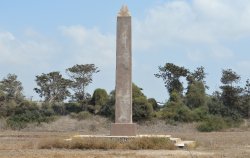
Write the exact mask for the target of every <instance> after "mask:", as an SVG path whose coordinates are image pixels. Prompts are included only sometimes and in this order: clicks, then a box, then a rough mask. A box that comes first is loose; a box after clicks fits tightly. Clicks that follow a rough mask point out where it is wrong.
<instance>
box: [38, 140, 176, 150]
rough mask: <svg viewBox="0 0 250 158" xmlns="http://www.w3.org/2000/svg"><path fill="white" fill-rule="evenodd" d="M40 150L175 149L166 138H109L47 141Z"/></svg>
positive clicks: (40, 145)
mask: <svg viewBox="0 0 250 158" xmlns="http://www.w3.org/2000/svg"><path fill="white" fill-rule="evenodd" d="M39 148H40V149H51V148H59V149H105V150H106V149H131V150H141V149H153V150H159V149H168V150H173V149H176V147H175V145H174V143H173V142H171V141H170V140H169V139H168V138H134V139H128V140H126V141H122V140H119V139H111V138H74V139H72V140H70V141H69V140H68V141H67V140H63V139H47V140H43V141H42V142H40V144H39Z"/></svg>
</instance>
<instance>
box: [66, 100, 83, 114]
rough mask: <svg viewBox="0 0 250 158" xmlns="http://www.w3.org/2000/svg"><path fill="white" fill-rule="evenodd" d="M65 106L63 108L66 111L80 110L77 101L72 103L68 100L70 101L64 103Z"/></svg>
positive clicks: (75, 111) (76, 111)
mask: <svg viewBox="0 0 250 158" xmlns="http://www.w3.org/2000/svg"><path fill="white" fill-rule="evenodd" d="M64 106H65V110H66V112H67V113H72V112H74V113H79V112H81V111H82V107H81V105H80V104H79V103H74V102H70V103H64Z"/></svg>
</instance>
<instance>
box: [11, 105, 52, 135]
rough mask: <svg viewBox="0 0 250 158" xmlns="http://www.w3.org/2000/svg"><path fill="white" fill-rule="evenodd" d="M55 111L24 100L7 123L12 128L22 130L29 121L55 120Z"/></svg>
mask: <svg viewBox="0 0 250 158" xmlns="http://www.w3.org/2000/svg"><path fill="white" fill-rule="evenodd" d="M53 119H54V117H53V113H50V112H48V111H47V110H42V109H39V107H38V106H37V105H36V104H35V103H34V102H29V101H23V102H22V103H21V104H20V105H19V106H18V107H16V108H15V111H14V113H13V114H12V115H11V116H10V117H8V119H7V125H8V126H9V127H11V128H12V129H17V130H20V129H22V128H25V127H26V126H27V124H28V123H38V124H40V123H41V122H49V121H51V120H53Z"/></svg>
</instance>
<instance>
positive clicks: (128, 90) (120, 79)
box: [110, 6, 136, 136]
mask: <svg viewBox="0 0 250 158" xmlns="http://www.w3.org/2000/svg"><path fill="white" fill-rule="evenodd" d="M131 36H132V35H131V16H130V14H129V12H128V8H127V7H126V6H123V7H122V9H121V10H120V12H119V14H118V17H117V33H116V86H115V97H116V98H115V99H116V101H115V123H114V124H112V125H111V133H110V134H111V135H112V136H113V135H114V136H135V135H136V124H134V123H133V121H132V44H131V43H132V42H131Z"/></svg>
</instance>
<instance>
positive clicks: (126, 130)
mask: <svg viewBox="0 0 250 158" xmlns="http://www.w3.org/2000/svg"><path fill="white" fill-rule="evenodd" d="M136 133H137V125H136V123H112V124H111V131H110V135H112V136H136Z"/></svg>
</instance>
